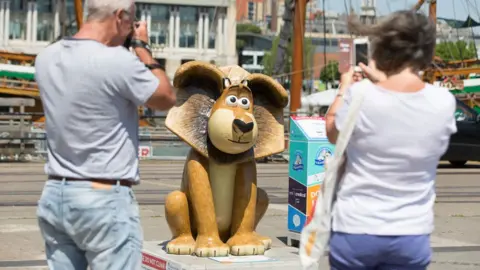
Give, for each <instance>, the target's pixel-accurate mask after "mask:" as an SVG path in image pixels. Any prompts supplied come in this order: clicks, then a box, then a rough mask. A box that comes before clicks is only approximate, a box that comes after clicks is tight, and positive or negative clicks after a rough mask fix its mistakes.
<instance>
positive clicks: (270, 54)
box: [262, 36, 315, 79]
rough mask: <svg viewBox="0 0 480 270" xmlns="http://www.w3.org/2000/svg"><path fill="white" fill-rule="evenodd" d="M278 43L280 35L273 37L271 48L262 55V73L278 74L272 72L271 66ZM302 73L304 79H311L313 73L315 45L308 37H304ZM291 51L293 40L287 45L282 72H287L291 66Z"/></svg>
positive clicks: (273, 64)
mask: <svg viewBox="0 0 480 270" xmlns="http://www.w3.org/2000/svg"><path fill="white" fill-rule="evenodd" d="M279 43H280V37H278V36H277V37H275V39H274V40H273V42H272V49H270V51H267V52H265V56H264V57H263V61H262V65H263V67H264V73H265V74H266V75H269V76H273V75H279V74H273V73H274V71H273V68H274V66H275V60H276V57H277V52H278V46H279ZM303 45H304V50H303V51H304V56H303V57H304V58H303V59H304V61H303V66H304V73H303V76H304V78H305V79H311V78H312V75H313V68H312V67H313V64H314V55H315V46H314V45H313V43H312V40H311V39H310V38H305V40H304V43H303ZM292 52H293V42H290V44H289V46H288V47H287V52H286V59H285V61H286V62H285V63H284V70H283V71H281V73H282V74H288V73H290V71H291V68H292Z"/></svg>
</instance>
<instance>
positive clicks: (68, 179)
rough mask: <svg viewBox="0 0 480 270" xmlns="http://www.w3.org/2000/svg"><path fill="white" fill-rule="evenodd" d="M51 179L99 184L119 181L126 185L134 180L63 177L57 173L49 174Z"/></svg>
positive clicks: (121, 184) (111, 183) (128, 185)
mask: <svg viewBox="0 0 480 270" xmlns="http://www.w3.org/2000/svg"><path fill="white" fill-rule="evenodd" d="M48 179H49V180H57V181H63V179H65V181H69V182H71V181H90V182H94V183H99V184H105V185H116V184H117V182H119V183H120V186H124V187H132V181H130V180H125V179H119V180H114V179H80V178H71V177H61V176H56V175H49V176H48Z"/></svg>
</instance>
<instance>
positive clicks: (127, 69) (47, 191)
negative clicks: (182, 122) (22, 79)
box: [35, 0, 176, 270]
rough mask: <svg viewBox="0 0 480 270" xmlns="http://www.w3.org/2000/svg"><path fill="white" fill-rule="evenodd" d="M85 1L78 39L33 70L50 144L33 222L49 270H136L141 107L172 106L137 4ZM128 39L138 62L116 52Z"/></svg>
mask: <svg viewBox="0 0 480 270" xmlns="http://www.w3.org/2000/svg"><path fill="white" fill-rule="evenodd" d="M86 2H87V11H88V16H87V18H86V21H85V23H84V25H83V26H82V27H81V29H80V30H79V32H78V33H77V34H76V35H75V36H73V37H69V38H64V39H62V40H60V41H58V42H56V43H54V44H52V45H50V46H48V47H47V48H46V49H44V50H43V51H42V52H41V53H40V54H39V55H38V56H37V58H36V61H35V68H36V80H37V83H38V87H39V90H40V97H41V99H42V103H43V107H44V111H45V116H46V133H47V144H48V162H47V164H46V165H45V172H46V174H47V175H48V181H47V182H46V184H45V187H44V189H43V193H42V196H41V198H40V200H39V202H38V208H37V216H38V222H39V226H40V231H41V233H42V236H43V238H44V240H45V246H46V248H45V252H46V256H47V261H48V265H49V268H50V269H54V270H57V269H61V270H68V269H87V266H90V269H112V270H116V269H119V270H120V269H132V270H133V269H139V268H140V265H141V258H142V255H141V249H142V242H143V233H142V229H141V225H140V217H139V216H140V215H139V210H138V205H137V202H136V200H135V196H134V194H133V191H132V189H131V187H132V185H136V184H138V183H139V180H140V177H139V161H138V154H137V153H138V117H139V116H138V110H137V108H138V106H140V105H144V106H146V107H148V108H151V109H155V110H168V109H169V108H171V107H172V106H173V105H174V104H175V102H176V99H175V94H174V92H173V90H172V86H171V85H170V83H169V79H168V78H167V76H166V75H165V73H164V71H163V70H162V69H160V67H159V65H158V63H156V61H155V60H154V59H153V57H152V54H151V51H150V49H149V47H148V44H147V43H148V33H147V26H146V23H145V22H140V23H137V24H136V23H135V18H134V14H135V4H134V1H133V0H89V1H86ZM132 31H133V36H132V42H131V45H132V47H133V48H134V51H135V53H136V55H137V56H135V55H134V54H132V53H131V52H130V51H128V50H127V49H126V48H125V47H123V46H122V44H124V42H125V41H126V39H127V36H130V34H132Z"/></svg>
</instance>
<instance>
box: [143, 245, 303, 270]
mask: <svg viewBox="0 0 480 270" xmlns="http://www.w3.org/2000/svg"><path fill="white" fill-rule="evenodd" d="M167 242H168V241H146V242H143V251H142V256H143V260H142V269H145V270H196V269H250V268H255V269H269V270H271V269H275V270H277V269H279V270H291V269H301V265H300V259H299V257H298V249H296V248H292V247H273V248H272V249H270V250H267V251H266V252H265V255H256V256H228V257H207V258H200V257H196V256H190V255H172V254H167V253H166V252H165V245H166V244H167Z"/></svg>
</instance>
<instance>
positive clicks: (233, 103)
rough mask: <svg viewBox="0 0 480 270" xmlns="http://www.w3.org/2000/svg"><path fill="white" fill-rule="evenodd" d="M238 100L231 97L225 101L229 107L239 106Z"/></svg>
mask: <svg viewBox="0 0 480 270" xmlns="http://www.w3.org/2000/svg"><path fill="white" fill-rule="evenodd" d="M237 100H238V98H237V97H236V96H234V95H230V96H228V97H227V98H226V99H225V102H226V103H227V105H228V106H232V107H234V106H237Z"/></svg>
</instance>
